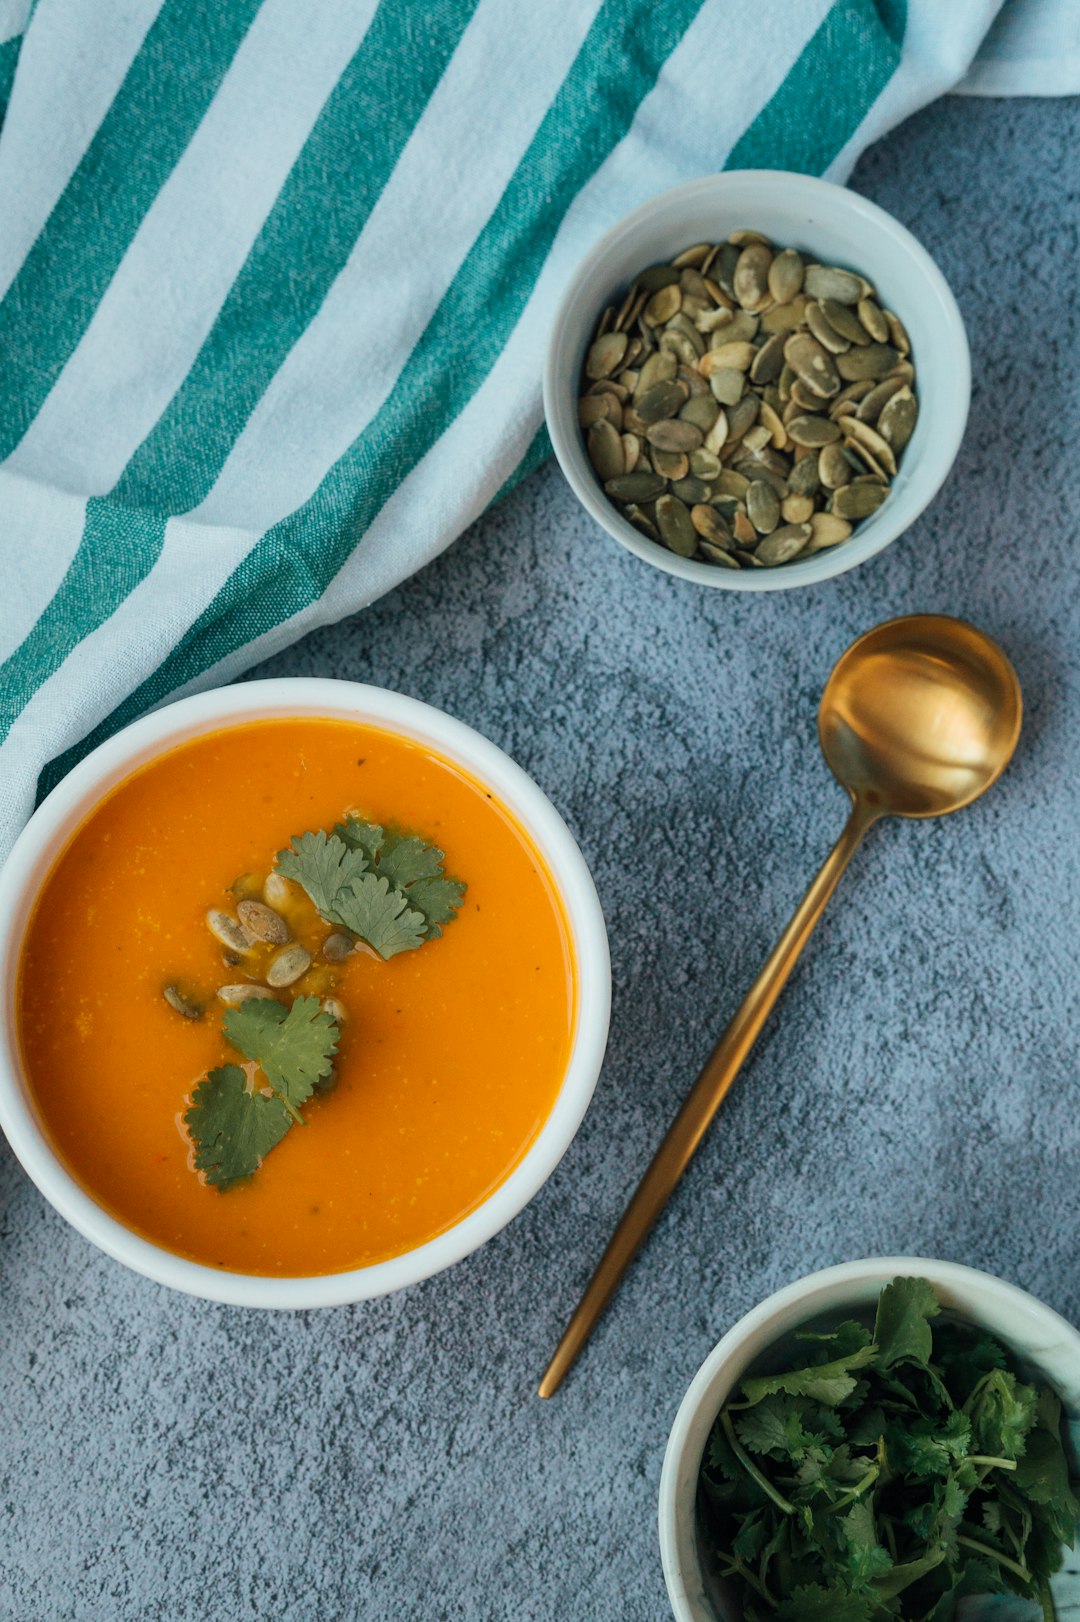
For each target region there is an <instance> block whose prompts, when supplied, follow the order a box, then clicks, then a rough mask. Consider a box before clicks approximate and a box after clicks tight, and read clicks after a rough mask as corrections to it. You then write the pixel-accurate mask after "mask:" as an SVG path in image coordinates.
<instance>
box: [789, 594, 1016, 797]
mask: <svg viewBox="0 0 1080 1622" xmlns="http://www.w3.org/2000/svg"><path fill="white" fill-rule="evenodd" d="M1021 713H1022V703H1021V698H1020V683H1019V681H1018V680H1017V676H1016V672H1015V670H1014V669H1013V667H1012V665H1011V664H1010V663H1009V660H1008V659H1007V658H1006V656H1005V654H1004V653H1003V652H1002V651H1001V649H1000V648H999V647H998V645H997V643H996V642H994V641H992V640H991V639H990V637H988V636H986V635H984V633H983V632H982V631H977V630H976V629H975V627H974V626H973V625H968V624H966V623H965V622H964V621H963V620H957V619H949V618H946V617H945V616H944V615H941V614H913V615H911V616H909V617H908V618H906V619H896V620H890V621H889V622H888V623H887V624H885V625H879V626H876V627H875V629H874V630H872V631H868V632H867V633H866V635H865V636H862V637H860V638H859V640H858V641H857V642H855V643H853V644H852V646H851V647H850V648H849V649H848V650H847V652H846V653H845V654H844V655H843V657H842V658H841V659H840V660H839V662H838V663H837V665H836V667H835V669H834V670H833V673H832V675H831V676H830V677H829V680H828V682H827V684H826V687H825V691H824V693H823V694H822V697H821V707H820V710H819V712H818V736H819V738H820V740H821V748H822V752H823V753H824V755H825V759H826V760H827V761H828V763H829V768H830V770H831V771H832V774H833V776H834V777H835V778H836V779H837V780H838V782H840V783H841V784H842V785H843V787H844V788H846V789H847V791H848V793H849V794H850V795H851V797H852V799H853V800H854V801H855V803H856V805H861V806H862V807H863V808H864V810H865V811H866V812H867V813H870V814H873V815H874V816H875V817H880V816H896V817H937V816H943V815H945V814H946V813H947V812H950V811H958V810H959V809H960V808H961V806H965V805H969V804H970V803H971V801H972V800H974V799H975V798H977V796H978V795H980V794H982V793H983V791H984V790H985V789H988V788H989V787H990V785H991V784H992V783H994V782H996V780H997V779H998V778H999V777H1000V776H1001V773H1002V772H1003V771H1004V770H1005V767H1006V766H1007V765H1008V763H1009V760H1010V759H1011V757H1012V753H1013V750H1014V749H1015V748H1016V740H1017V738H1018V737H1019V735H1020V718H1021Z"/></svg>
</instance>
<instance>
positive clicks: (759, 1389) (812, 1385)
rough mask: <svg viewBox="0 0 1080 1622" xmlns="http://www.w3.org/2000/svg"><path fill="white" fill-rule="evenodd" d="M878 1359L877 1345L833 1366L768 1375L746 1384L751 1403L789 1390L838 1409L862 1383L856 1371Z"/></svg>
mask: <svg viewBox="0 0 1080 1622" xmlns="http://www.w3.org/2000/svg"><path fill="white" fill-rule="evenodd" d="M873 1360H874V1348H873V1346H861V1347H859V1349H858V1350H857V1351H854V1352H851V1353H849V1354H848V1355H847V1356H845V1357H840V1358H837V1359H836V1361H835V1362H832V1363H818V1364H817V1365H816V1366H814V1367H812V1368H802V1369H789V1370H787V1372H786V1373H782V1374H767V1375H762V1376H759V1377H758V1378H757V1379H749V1380H744V1381H743V1382H742V1389H743V1394H744V1396H745V1397H746V1400H747V1402H749V1403H751V1404H752V1403H755V1402H760V1401H761V1399H762V1397H769V1396H772V1394H773V1393H774V1392H776V1391H786V1392H787V1394H788V1396H790V1397H812V1398H813V1399H814V1401H815V1402H823V1403H826V1404H827V1405H828V1406H829V1407H834V1406H835V1405H836V1404H837V1403H839V1402H843V1400H844V1398H845V1397H849V1396H850V1395H851V1393H852V1392H853V1391H854V1390H855V1387H856V1385H857V1384H858V1381H857V1380H856V1379H855V1378H854V1377H853V1375H852V1374H851V1372H850V1371H851V1370H852V1369H861V1368H865V1367H866V1365H867V1364H868V1363H872V1362H873Z"/></svg>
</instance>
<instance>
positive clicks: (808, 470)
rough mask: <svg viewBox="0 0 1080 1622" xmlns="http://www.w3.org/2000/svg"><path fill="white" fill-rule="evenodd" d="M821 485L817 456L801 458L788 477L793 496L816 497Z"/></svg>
mask: <svg viewBox="0 0 1080 1622" xmlns="http://www.w3.org/2000/svg"><path fill="white" fill-rule="evenodd" d="M820 483H821V480H820V478H819V476H818V459H817V457H816V456H803V457H800V458H799V460H798V461H797V462H796V463H795V466H794V467H793V468H792V470H791V472H790V474H789V475H788V488H789V490H790V491H791V494H792V495H793V496H813V495H816V494H817V491H818V486H819V485H820Z"/></svg>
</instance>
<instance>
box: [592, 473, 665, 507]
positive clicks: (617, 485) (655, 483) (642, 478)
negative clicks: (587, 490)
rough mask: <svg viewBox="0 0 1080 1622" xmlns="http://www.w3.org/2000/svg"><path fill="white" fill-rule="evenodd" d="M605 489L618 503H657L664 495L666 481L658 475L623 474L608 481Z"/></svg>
mask: <svg viewBox="0 0 1080 1622" xmlns="http://www.w3.org/2000/svg"><path fill="white" fill-rule="evenodd" d="M604 489H605V491H606V492H607V494H608V495H609V496H614V497H615V499H616V501H655V500H656V498H657V496H662V495H663V493H664V480H663V479H662V478H661V477H660V475H659V474H658V473H623V474H622V475H621V476H620V477H619V478H617V479H608V480H607V482H606V483H605V485H604Z"/></svg>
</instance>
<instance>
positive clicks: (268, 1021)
mask: <svg viewBox="0 0 1080 1622" xmlns="http://www.w3.org/2000/svg"><path fill="white" fill-rule="evenodd" d="M222 1024H223V1025H224V1027H225V1038H226V1040H227V1041H228V1043H229V1044H230V1046H232V1047H234V1048H236V1049H237V1050H238V1051H239V1052H240V1053H242V1054H243V1055H244V1057H245V1058H247V1059H254V1061H255V1063H256V1064H257V1065H259V1066H260V1067H261V1069H262V1071H263V1073H264V1075H265V1076H266V1079H267V1081H268V1082H269V1083H270V1086H271V1087H272V1088H273V1090H274V1092H275V1093H277V1094H278V1095H279V1096H280V1097H281V1098H282V1099H283V1100H284V1103H285V1107H286V1108H287V1110H288V1111H289V1113H290V1114H291V1115H292V1117H293V1119H294V1120H299V1119H300V1116H299V1114H298V1111H299V1110H300V1107H301V1106H302V1105H303V1104H306V1103H307V1101H308V1099H309V1098H310V1097H311V1095H312V1093H313V1092H314V1090H315V1087H316V1086H317V1084H318V1083H319V1082H320V1081H321V1080H323V1078H324V1077H326V1076H328V1075H329V1074H330V1071H331V1069H332V1068H333V1063H334V1054H335V1053H336V1052H337V1045H338V1028H337V1025H336V1024H335V1022H334V1020H333V1019H332V1018H331V1016H330V1015H329V1014H327V1013H324V1011H323V1009H322V1007H321V1005H320V1003H319V999H318V997H297V998H296V1000H295V1002H294V1003H293V1005H292V1007H291V1008H285V1006H284V1005H283V1004H282V1003H279V1002H273V1001H270V1000H269V999H264V998H258V999H255V998H253V999H252V1001H251V1002H246V1003H241V1005H240V1007H239V1008H230V1009H229V1011H228V1013H227V1014H226V1015H225V1017H224V1019H223V1021H222Z"/></svg>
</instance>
